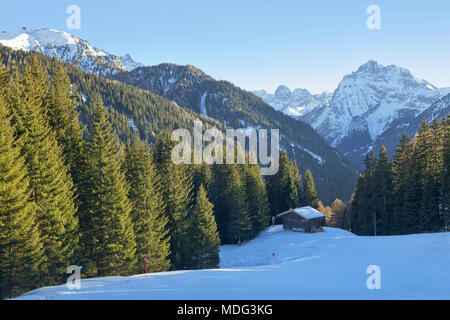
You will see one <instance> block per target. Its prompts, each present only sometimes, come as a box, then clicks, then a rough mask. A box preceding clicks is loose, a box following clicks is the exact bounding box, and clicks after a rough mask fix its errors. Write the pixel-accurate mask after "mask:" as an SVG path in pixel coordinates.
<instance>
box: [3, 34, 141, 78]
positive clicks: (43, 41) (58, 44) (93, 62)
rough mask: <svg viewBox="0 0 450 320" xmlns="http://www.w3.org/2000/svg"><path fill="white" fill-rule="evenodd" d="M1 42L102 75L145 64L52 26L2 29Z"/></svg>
mask: <svg viewBox="0 0 450 320" xmlns="http://www.w3.org/2000/svg"><path fill="white" fill-rule="evenodd" d="M0 44H2V45H4V46H7V47H10V48H13V49H15V50H19V49H20V50H25V51H30V50H31V51H37V52H40V53H43V54H45V55H47V56H50V57H55V58H58V59H59V60H61V61H63V62H68V63H72V64H74V65H76V66H78V67H79V68H80V69H81V70H83V71H86V72H90V73H94V74H96V75H100V76H108V75H111V74H114V73H116V72H119V71H126V70H132V69H134V68H137V67H139V66H142V64H140V63H138V62H136V61H135V60H134V59H133V57H131V55H130V54H126V55H124V56H122V57H118V56H115V55H113V54H110V53H108V52H106V51H104V50H102V49H98V48H95V47H93V46H92V45H91V44H89V42H87V41H86V40H82V39H80V38H78V37H77V36H75V35H70V34H68V33H66V32H64V31H58V30H55V29H49V28H45V29H37V30H27V29H26V28H23V29H22V30H21V31H18V32H6V31H0Z"/></svg>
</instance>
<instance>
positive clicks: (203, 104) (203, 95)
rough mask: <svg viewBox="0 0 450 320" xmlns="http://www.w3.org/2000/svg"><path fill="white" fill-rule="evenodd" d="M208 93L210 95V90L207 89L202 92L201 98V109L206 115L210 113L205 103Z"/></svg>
mask: <svg viewBox="0 0 450 320" xmlns="http://www.w3.org/2000/svg"><path fill="white" fill-rule="evenodd" d="M207 95H208V91H205V93H204V94H202V96H201V98H200V110H201V112H202V114H203V115H205V116H207V115H208V112H207V111H206V105H205V101H206V96H207Z"/></svg>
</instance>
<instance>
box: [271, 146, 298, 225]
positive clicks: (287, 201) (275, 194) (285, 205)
mask: <svg viewBox="0 0 450 320" xmlns="http://www.w3.org/2000/svg"><path fill="white" fill-rule="evenodd" d="M297 172H298V171H297ZM297 185H298V178H297V177H296V176H295V171H294V170H293V165H292V163H291V161H290V160H289V158H288V156H287V153H286V151H283V153H281V155H280V159H279V169H278V172H277V173H276V174H275V175H272V176H269V177H268V178H267V191H268V194H269V204H270V213H271V215H272V216H273V215H277V214H279V213H281V212H284V211H287V210H289V209H292V208H296V207H297V206H298V205H299V199H298V198H299V190H298V189H297Z"/></svg>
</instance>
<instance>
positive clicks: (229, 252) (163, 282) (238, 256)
mask: <svg viewBox="0 0 450 320" xmlns="http://www.w3.org/2000/svg"><path fill="white" fill-rule="evenodd" d="M449 247H450V233H441V234H421V235H410V236H396V237H376V238H375V237H357V236H355V235H353V234H351V233H349V232H346V231H344V230H340V229H332V228H325V232H323V233H316V234H302V233H295V232H290V231H283V230H282V228H281V227H280V226H276V227H275V228H272V227H269V228H268V229H266V230H265V231H264V232H263V233H262V234H261V235H260V236H259V237H258V238H257V239H255V240H253V241H250V242H248V243H246V244H244V245H241V246H231V245H227V246H222V247H221V253H220V255H221V269H216V270H197V271H175V272H164V273H156V274H151V275H150V276H149V277H148V278H147V279H145V277H144V275H136V276H132V277H106V278H95V279H86V280H82V288H81V289H80V290H68V289H67V287H66V286H65V285H62V286H58V287H47V288H41V289H38V290H34V291H32V292H29V293H27V294H24V295H23V296H21V297H19V299H187V300H193V299H203V300H211V299H450V289H449V288H450V273H449V272H448V266H449V265H450V250H449ZM272 252H275V254H276V255H275V264H272V259H273V258H272ZM370 265H378V266H379V267H380V269H381V290H369V289H368V288H367V286H366V282H367V279H368V277H369V276H370V275H369V274H367V273H366V270H367V267H368V266H370Z"/></svg>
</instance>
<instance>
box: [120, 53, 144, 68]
mask: <svg viewBox="0 0 450 320" xmlns="http://www.w3.org/2000/svg"><path fill="white" fill-rule="evenodd" d="M120 61H122V64H123V66H124V67H125V69H127V70H128V71H131V70H134V69H136V68H139V67H143V66H144V65H143V64H142V63H140V62H136V60H134V58H133V57H132V56H131V55H130V54H129V53H127V54H126V55H124V56H121V57H120Z"/></svg>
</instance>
